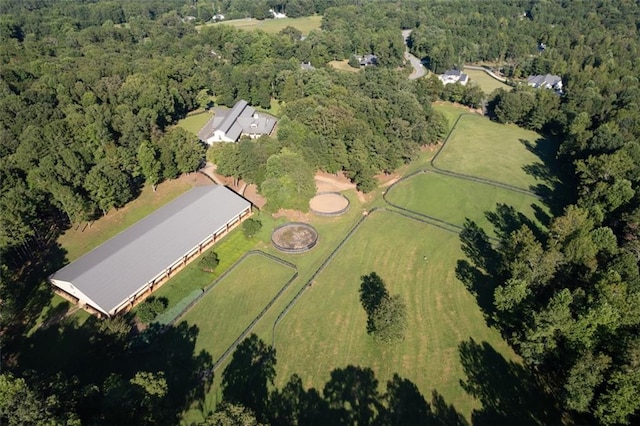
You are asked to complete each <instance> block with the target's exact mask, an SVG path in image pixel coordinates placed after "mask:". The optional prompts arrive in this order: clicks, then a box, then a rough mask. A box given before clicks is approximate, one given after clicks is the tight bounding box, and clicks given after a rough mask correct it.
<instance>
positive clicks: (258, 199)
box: [242, 184, 267, 209]
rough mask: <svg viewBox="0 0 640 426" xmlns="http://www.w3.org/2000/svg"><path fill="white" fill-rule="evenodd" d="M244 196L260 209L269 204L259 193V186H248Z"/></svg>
mask: <svg viewBox="0 0 640 426" xmlns="http://www.w3.org/2000/svg"><path fill="white" fill-rule="evenodd" d="M242 195H243V196H244V198H246V199H247V200H249V201H251V202H252V203H253V205H255V206H256V207H258V208H259V209H261V208H263V207H264V205H265V204H267V199H266V198H264V197H263V196H262V195H260V194H259V193H258V186H257V185H254V184H251V185H247V186H246V187H245V189H244V193H243V194H242Z"/></svg>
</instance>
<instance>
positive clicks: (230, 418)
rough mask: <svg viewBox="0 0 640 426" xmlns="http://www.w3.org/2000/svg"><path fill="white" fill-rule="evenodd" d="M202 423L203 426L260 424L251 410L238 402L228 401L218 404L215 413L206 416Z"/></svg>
mask: <svg viewBox="0 0 640 426" xmlns="http://www.w3.org/2000/svg"><path fill="white" fill-rule="evenodd" d="M202 424H203V425H205V426H260V423H258V420H256V416H255V414H254V413H253V412H252V411H251V410H249V409H248V408H246V407H243V406H242V405H240V404H231V403H228V402H223V403H222V404H220V405H219V406H218V407H217V408H216V411H215V413H213V414H211V415H210V416H208V417H207V418H206V419H205V420H204V423H202Z"/></svg>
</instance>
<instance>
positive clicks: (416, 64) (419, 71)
mask: <svg viewBox="0 0 640 426" xmlns="http://www.w3.org/2000/svg"><path fill="white" fill-rule="evenodd" d="M404 57H405V59H407V60H408V61H409V62H411V66H412V67H413V72H412V73H411V75H410V76H409V80H415V79H417V78H420V77H422V76H423V75H425V74H426V73H427V72H426V70H425V69H424V66H422V63H420V59H418V58H416V57H415V56H413V55H412V54H411V53H409V52H404Z"/></svg>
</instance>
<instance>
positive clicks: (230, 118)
mask: <svg viewBox="0 0 640 426" xmlns="http://www.w3.org/2000/svg"><path fill="white" fill-rule="evenodd" d="M248 105H249V104H248V103H247V101H244V100H240V101H238V102H236V104H235V105H234V106H233V108H231V111H229V112H228V113H227V114H226V116H225V117H224V120H222V122H221V123H220V125H219V126H217V128H216V130H222V131H223V132H225V133H227V132H228V131H229V129H231V127H232V126H233V125H234V124H235V122H236V120H237V119H238V117H240V114H242V113H243V112H244V110H245V109H246V108H247V106H248Z"/></svg>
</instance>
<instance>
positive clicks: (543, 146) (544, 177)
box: [520, 138, 576, 223]
mask: <svg viewBox="0 0 640 426" xmlns="http://www.w3.org/2000/svg"><path fill="white" fill-rule="evenodd" d="M520 142H521V143H522V144H523V145H524V146H525V147H526V148H527V149H528V150H529V151H530V152H532V153H533V154H535V155H536V156H537V157H538V158H539V159H540V160H541V162H536V163H532V164H527V165H525V166H523V168H522V169H523V170H524V171H525V172H526V173H527V174H528V175H531V176H534V177H535V178H536V179H538V180H540V181H542V183H540V184H538V185H535V186H533V187H531V188H530V189H531V190H532V191H533V192H534V193H535V194H536V195H538V196H539V197H541V198H542V200H543V202H544V203H545V205H547V206H548V207H549V209H550V210H551V213H552V214H553V215H554V216H557V215H559V214H561V213H562V209H563V208H564V207H565V206H566V205H567V204H569V203H570V202H572V201H573V200H574V199H575V197H576V194H575V190H574V189H572V188H574V187H575V185H569V183H570V182H569V179H570V178H569V176H570V174H569V173H567V171H566V170H565V168H563V164H562V163H561V162H560V161H558V159H557V152H558V147H559V143H558V141H556V140H554V139H551V138H539V139H538V140H536V142H535V144H533V143H531V142H530V141H528V140H526V139H520ZM543 223H544V222H543Z"/></svg>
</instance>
